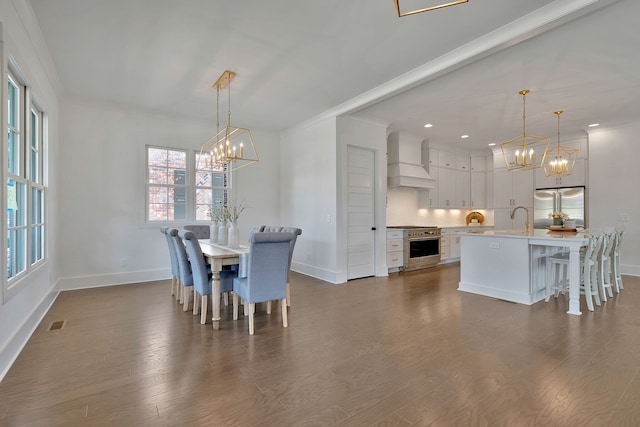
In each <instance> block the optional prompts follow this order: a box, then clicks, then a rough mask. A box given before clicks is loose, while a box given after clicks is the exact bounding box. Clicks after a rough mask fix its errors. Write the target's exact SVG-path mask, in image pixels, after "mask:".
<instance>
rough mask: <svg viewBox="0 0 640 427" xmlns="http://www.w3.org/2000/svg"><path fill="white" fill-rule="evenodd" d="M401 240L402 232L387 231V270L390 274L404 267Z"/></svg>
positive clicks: (402, 243) (402, 242)
mask: <svg viewBox="0 0 640 427" xmlns="http://www.w3.org/2000/svg"><path fill="white" fill-rule="evenodd" d="M403 238H404V236H403V232H402V231H399V230H395V231H387V268H388V269H389V271H390V272H392V271H399V270H400V269H401V268H402V267H404V240H403Z"/></svg>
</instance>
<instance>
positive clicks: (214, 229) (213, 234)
mask: <svg viewBox="0 0 640 427" xmlns="http://www.w3.org/2000/svg"><path fill="white" fill-rule="evenodd" d="M218 227H219V225H218V221H213V222H211V225H210V226H209V242H211V243H218Z"/></svg>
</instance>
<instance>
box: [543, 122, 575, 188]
mask: <svg viewBox="0 0 640 427" xmlns="http://www.w3.org/2000/svg"><path fill="white" fill-rule="evenodd" d="M562 113H563V110H558V111H554V112H553V114H555V115H557V116H558V145H557V146H556V147H554V148H551V149H550V150H549V151H548V152H547V156H546V158H547V161H546V162H545V164H544V174H545V176H553V177H561V176H569V175H571V173H572V172H573V168H574V167H575V165H576V159H577V158H578V152H579V150H578V149H577V148H569V147H563V146H562V145H560V114H562Z"/></svg>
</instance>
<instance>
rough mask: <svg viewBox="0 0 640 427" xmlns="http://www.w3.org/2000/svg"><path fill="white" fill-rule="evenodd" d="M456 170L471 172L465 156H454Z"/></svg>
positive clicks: (467, 158) (468, 160) (468, 161)
mask: <svg viewBox="0 0 640 427" xmlns="http://www.w3.org/2000/svg"><path fill="white" fill-rule="evenodd" d="M456 169H457V170H459V171H466V172H469V171H470V170H471V162H470V159H469V156H467V155H465V154H456Z"/></svg>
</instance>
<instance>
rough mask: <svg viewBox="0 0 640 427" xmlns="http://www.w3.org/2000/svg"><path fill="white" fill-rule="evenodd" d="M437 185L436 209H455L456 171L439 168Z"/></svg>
mask: <svg viewBox="0 0 640 427" xmlns="http://www.w3.org/2000/svg"><path fill="white" fill-rule="evenodd" d="M437 185H438V207H439V208H454V207H456V206H455V203H456V171H455V170H454V169H446V168H439V171H438V184H437Z"/></svg>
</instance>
